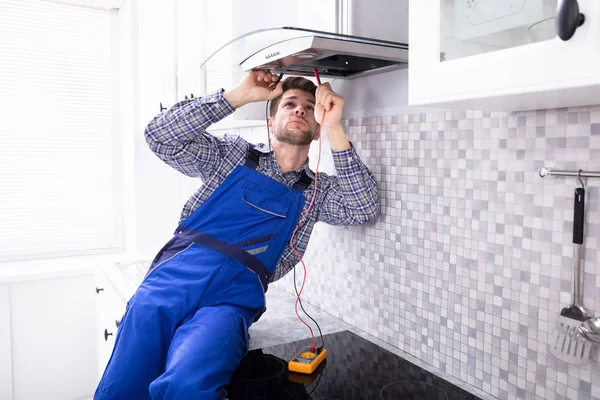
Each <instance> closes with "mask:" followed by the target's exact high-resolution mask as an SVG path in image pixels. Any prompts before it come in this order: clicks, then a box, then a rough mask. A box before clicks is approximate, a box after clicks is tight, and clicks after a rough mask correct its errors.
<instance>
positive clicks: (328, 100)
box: [315, 83, 344, 130]
mask: <svg viewBox="0 0 600 400" xmlns="http://www.w3.org/2000/svg"><path fill="white" fill-rule="evenodd" d="M315 102H316V104H315V119H316V120H317V122H318V123H321V119H322V118H323V111H326V113H325V119H323V123H322V125H321V129H325V130H327V128H339V127H341V125H342V111H343V109H344V98H343V97H342V96H340V95H339V94H337V93H336V92H334V91H333V90H331V85H330V84H329V83H323V84H321V85H319V87H317V93H316V96H315Z"/></svg>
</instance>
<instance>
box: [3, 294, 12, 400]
mask: <svg viewBox="0 0 600 400" xmlns="http://www.w3.org/2000/svg"><path fill="white" fill-rule="evenodd" d="M10 347H11V334H10V298H9V292H8V285H0V399H6V400H11V399H12V398H13V392H12V355H11V350H10Z"/></svg>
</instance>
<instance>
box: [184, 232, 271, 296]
mask: <svg viewBox="0 0 600 400" xmlns="http://www.w3.org/2000/svg"><path fill="white" fill-rule="evenodd" d="M175 236H179V237H181V238H184V239H187V240H189V241H191V242H194V243H197V244H199V245H200V246H204V247H207V248H209V249H211V250H214V251H216V252H219V253H221V254H225V255H226V256H229V257H231V258H233V259H234V260H236V261H237V262H239V263H241V264H243V265H245V266H246V267H248V268H249V269H250V270H251V271H252V272H254V273H255V274H256V275H258V278H259V279H260V283H261V284H262V287H263V290H264V291H265V293H266V291H267V288H268V286H269V279H270V278H271V274H270V273H269V270H268V269H267V267H266V266H265V265H264V264H263V263H262V261H260V260H259V259H258V258H256V257H255V256H253V255H252V254H250V253H248V252H247V251H245V250H243V249H242V248H241V247H240V246H239V245H235V244H231V243H227V242H223V241H222V240H219V239H217V238H215V237H213V236H210V235H207V234H206V233H202V232H196V231H194V230H192V229H189V228H185V227H183V226H179V227H177V230H175Z"/></svg>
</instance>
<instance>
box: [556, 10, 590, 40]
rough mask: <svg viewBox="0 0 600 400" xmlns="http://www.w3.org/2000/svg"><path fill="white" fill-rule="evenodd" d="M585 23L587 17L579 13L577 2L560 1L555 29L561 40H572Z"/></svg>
mask: <svg viewBox="0 0 600 400" xmlns="http://www.w3.org/2000/svg"><path fill="white" fill-rule="evenodd" d="M584 22H585V17H584V15H583V14H581V13H580V12H579V3H577V0H558V5H557V6H556V19H555V20H554V28H555V29H556V35H557V36H558V37H559V38H561V39H562V40H564V41H567V40H569V39H571V37H572V36H573V35H574V34H575V31H576V30H577V28H579V27H580V26H581V25H583V23H584Z"/></svg>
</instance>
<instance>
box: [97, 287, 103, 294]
mask: <svg viewBox="0 0 600 400" xmlns="http://www.w3.org/2000/svg"><path fill="white" fill-rule="evenodd" d="M103 291H104V288H99V287H96V294H97V293H100V292H103Z"/></svg>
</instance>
